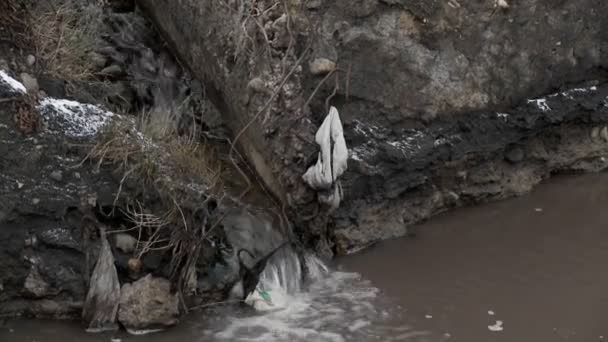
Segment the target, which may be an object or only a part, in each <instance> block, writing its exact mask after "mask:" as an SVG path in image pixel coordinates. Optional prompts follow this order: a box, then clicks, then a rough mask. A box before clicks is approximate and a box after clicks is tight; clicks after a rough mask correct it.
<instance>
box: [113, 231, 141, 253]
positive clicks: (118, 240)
mask: <svg viewBox="0 0 608 342" xmlns="http://www.w3.org/2000/svg"><path fill="white" fill-rule="evenodd" d="M114 245H115V246H116V248H118V250H120V251H121V252H123V253H131V252H133V251H134V250H135V246H136V245H137V239H136V238H134V237H133V236H131V235H129V234H125V233H118V234H115V235H114Z"/></svg>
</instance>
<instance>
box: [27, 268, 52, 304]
mask: <svg viewBox="0 0 608 342" xmlns="http://www.w3.org/2000/svg"><path fill="white" fill-rule="evenodd" d="M23 289H24V292H25V294H26V295H27V296H32V297H34V298H42V297H44V296H46V295H47V294H48V291H49V284H48V283H47V282H46V281H45V280H44V278H43V277H42V275H41V274H40V272H39V271H38V267H37V266H35V265H32V267H31V269H30V273H29V274H28V275H27V278H25V283H24V284H23Z"/></svg>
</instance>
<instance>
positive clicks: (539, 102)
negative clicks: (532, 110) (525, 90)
mask: <svg viewBox="0 0 608 342" xmlns="http://www.w3.org/2000/svg"><path fill="white" fill-rule="evenodd" d="M528 103H534V104H535V105H536V107H538V108H539V109H540V110H542V111H543V112H548V111H550V110H551V107H549V105H548V104H547V99H545V98H542V99H533V100H528Z"/></svg>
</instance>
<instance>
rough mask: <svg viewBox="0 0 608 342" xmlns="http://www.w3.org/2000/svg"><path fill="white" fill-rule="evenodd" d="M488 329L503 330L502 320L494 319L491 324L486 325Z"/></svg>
mask: <svg viewBox="0 0 608 342" xmlns="http://www.w3.org/2000/svg"><path fill="white" fill-rule="evenodd" d="M488 330H490V331H493V332H498V331H503V330H504V328H503V327H502V321H496V323H494V324H493V325H488Z"/></svg>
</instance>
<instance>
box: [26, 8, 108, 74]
mask: <svg viewBox="0 0 608 342" xmlns="http://www.w3.org/2000/svg"><path fill="white" fill-rule="evenodd" d="M101 10H102V9H101V7H99V6H93V5H89V6H86V7H83V6H82V5H78V4H77V3H76V2H75V1H73V0H68V1H65V2H62V3H61V4H59V5H57V6H54V5H52V3H51V2H48V3H47V4H45V2H44V1H43V2H42V3H41V4H38V5H37V6H33V7H32V8H31V10H30V25H29V28H30V33H31V40H32V42H33V45H34V47H35V50H36V56H38V58H40V59H41V60H42V61H43V62H44V63H45V67H46V70H47V71H48V72H49V73H51V74H52V75H54V76H57V77H61V78H64V79H66V80H74V81H77V80H85V79H89V78H91V77H92V74H93V66H92V64H91V61H90V59H89V58H88V54H89V53H90V52H91V51H93V50H94V49H95V45H96V42H97V39H98V37H99V32H98V29H97V28H98V27H99V25H100V18H101Z"/></svg>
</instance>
